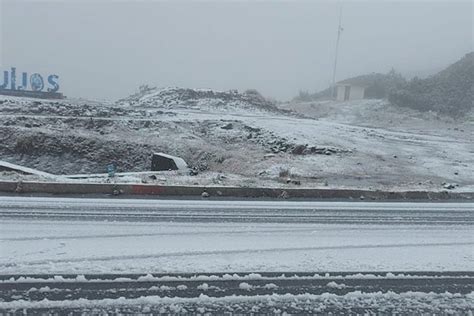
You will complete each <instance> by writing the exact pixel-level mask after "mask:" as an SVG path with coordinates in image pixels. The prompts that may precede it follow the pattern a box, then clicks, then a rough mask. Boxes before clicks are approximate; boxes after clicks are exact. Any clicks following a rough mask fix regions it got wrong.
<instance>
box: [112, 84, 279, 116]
mask: <svg viewBox="0 0 474 316" xmlns="http://www.w3.org/2000/svg"><path fill="white" fill-rule="evenodd" d="M117 104H118V105H121V106H134V107H140V108H147V107H153V108H156V107H163V108H180V107H181V108H182V107H185V108H198V109H202V108H206V107H208V108H218V109H226V110H231V109H248V110H252V109H253V110H264V111H275V112H279V111H280V110H279V109H278V108H277V107H276V106H275V104H274V103H273V102H271V101H269V100H267V99H265V98H264V97H263V96H262V95H261V94H260V93H259V92H258V91H256V90H247V91H245V92H243V93H239V92H238V91H237V90H230V91H214V90H209V89H185V88H164V89H159V88H150V87H148V86H141V87H140V89H139V91H138V92H137V93H135V94H132V95H131V96H129V97H127V98H124V99H121V100H119V101H117Z"/></svg>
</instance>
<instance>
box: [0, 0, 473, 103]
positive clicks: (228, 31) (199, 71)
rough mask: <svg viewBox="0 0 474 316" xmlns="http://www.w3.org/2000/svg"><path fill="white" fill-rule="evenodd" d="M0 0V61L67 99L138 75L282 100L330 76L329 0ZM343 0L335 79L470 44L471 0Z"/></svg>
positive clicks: (416, 68) (102, 93)
mask: <svg viewBox="0 0 474 316" xmlns="http://www.w3.org/2000/svg"><path fill="white" fill-rule="evenodd" d="M0 3H1V8H0V10H1V11H0V18H1V20H2V23H1V25H0V32H1V39H2V41H1V44H0V49H1V56H0V57H1V60H0V62H1V64H0V66H1V69H2V70H5V69H9V68H10V67H12V66H15V67H17V69H18V71H28V72H39V73H44V74H52V73H54V74H58V75H59V83H60V91H61V92H63V93H64V94H65V95H67V96H70V97H84V98H99V99H112V100H114V99H117V98H121V97H125V96H127V95H129V94H130V93H133V92H134V91H136V90H137V88H138V86H139V85H141V84H149V85H152V86H158V87H166V86H181V87H187V88H212V89H217V90H229V89H239V90H245V89H249V88H255V89H257V90H258V91H260V92H261V93H262V94H263V95H265V96H267V97H272V98H276V99H278V100H288V99H291V98H292V97H294V96H295V95H297V94H298V91H299V90H306V91H310V92H313V91H318V90H321V89H324V88H326V87H328V86H329V84H330V83H331V78H332V68H333V63H334V53H335V42H336V33H337V24H338V15H339V7H340V5H339V4H338V3H336V2H331V1H324V2H323V1H318V2H316V1H315V2H309V1H296V2H270V1H263V2H255V3H254V2H238V1H232V2H200V1H199V2H198V1H194V2H193V1H178V2H168V1H121V2H118V1H112V0H110V1H108V0H102V1H99V2H91V1H21V0H20V1H12V0H4V1H3V2H0ZM342 6H343V17H342V26H343V28H344V31H343V32H342V36H341V42H340V51H339V61H338V70H337V79H338V80H342V79H345V78H348V77H352V76H355V75H360V74H364V73H371V72H382V73H386V72H388V71H389V70H390V69H391V68H392V67H393V68H395V69H396V70H397V71H399V72H401V73H402V74H403V75H405V76H408V77H411V76H414V75H419V76H426V75H429V74H432V73H434V72H436V71H438V70H441V69H443V68H444V67H446V66H448V65H449V64H451V63H453V62H455V61H457V60H458V59H460V58H461V57H463V56H464V55H465V54H466V53H468V52H470V51H472V50H473V31H472V27H473V25H472V22H473V21H472V20H473V4H472V2H470V1H463V2H448V1H446V2H441V1H438V2H428V1H420V2H402V1H399V2H388V1H381V2H376V1H368V2H343V3H342Z"/></svg>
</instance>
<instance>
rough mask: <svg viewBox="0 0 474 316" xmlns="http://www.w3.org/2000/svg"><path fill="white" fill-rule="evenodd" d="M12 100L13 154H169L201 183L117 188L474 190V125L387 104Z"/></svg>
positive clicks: (5, 120)
mask: <svg viewBox="0 0 474 316" xmlns="http://www.w3.org/2000/svg"><path fill="white" fill-rule="evenodd" d="M0 103H1V104H0V137H1V139H2V142H1V143H0V157H1V159H2V160H5V161H8V162H12V163H16V164H22V165H25V166H28V167H33V168H38V169H40V170H43V171H46V172H50V173H56V174H77V173H81V174H83V173H104V172H105V170H106V169H105V168H106V165H107V164H109V163H115V164H116V165H117V166H118V171H119V172H131V171H147V170H150V164H151V154H152V153H153V152H158V151H159V152H165V153H168V154H172V155H176V156H180V157H183V158H184V159H185V160H186V161H187V162H188V164H189V165H190V166H192V167H195V168H196V169H198V170H199V171H200V174H199V176H197V177H193V176H189V175H182V174H181V175H177V174H176V173H167V172H164V173H162V174H160V175H159V177H151V178H150V177H149V176H137V177H126V178H123V179H118V180H117V181H122V180H123V181H140V182H147V183H155V182H156V183H167V184H189V185H193V184H199V185H232V186H234V185H237V186H259V185H265V186H278V187H295V186H301V187H338V188H340V187H343V188H367V189H368V188H370V189H389V190H407V189H410V190H426V189H432V190H445V189H446V188H447V187H454V190H472V189H473V187H474V180H473V179H474V170H473V169H472V166H473V165H474V155H473V152H474V141H473V139H474V138H473V137H472V135H473V131H474V127H473V124H472V121H469V120H466V121H463V122H457V121H452V120H451V121H450V120H442V118H439V117H429V116H427V115H426V114H423V115H421V114H419V115H418V114H417V113H416V112H414V111H411V112H413V113H411V112H410V113H408V112H399V110H398V109H394V108H393V107H391V106H390V105H388V104H387V103H385V102H383V101H377V100H372V101H367V100H366V101H353V102H348V103H342V104H325V105H314V106H312V105H308V104H303V103H302V104H292V105H291V106H290V105H286V106H285V107H284V109H278V108H276V106H275V105H274V104H273V103H272V102H269V101H267V100H265V99H264V98H262V97H261V96H260V95H258V93H256V92H254V91H253V92H252V91H250V92H246V93H238V92H236V91H230V92H216V91H212V90H199V89H197V90H194V89H181V88H166V89H155V88H146V87H145V88H142V89H141V90H140V92H138V93H137V94H134V95H132V96H130V97H128V98H125V99H122V100H119V101H117V102H116V103H104V102H97V101H96V102H88V101H86V100H61V101H44V100H41V101H38V100H33V99H24V98H13V97H2V98H1V99H0ZM322 106H325V107H326V108H325V109H326V110H327V113H326V114H324V113H323V110H321V109H322ZM326 110H325V111H326ZM296 112H299V113H296ZM3 177H4V178H6V177H11V175H10V176H9V175H6V174H4V175H3ZM92 181H98V180H97V179H94V180H92ZM451 184H452V185H451Z"/></svg>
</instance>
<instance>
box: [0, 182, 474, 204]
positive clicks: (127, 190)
mask: <svg viewBox="0 0 474 316" xmlns="http://www.w3.org/2000/svg"><path fill="white" fill-rule="evenodd" d="M0 192H5V193H17V194H58V195H61V194H110V195H154V196H201V195H202V193H203V192H207V193H208V194H209V195H210V196H211V197H236V198H309V199H364V200H449V199H461V200H473V199H474V192H465V193H461V192H449V191H440V192H429V191H401V192H397V191H395V192H390V191H379V190H377V191H370V190H356V189H354V190H352V189H311V188H306V189H305V188H300V189H296V188H289V189H283V188H244V187H199V186H162V185H151V184H111V183H60V182H15V181H0Z"/></svg>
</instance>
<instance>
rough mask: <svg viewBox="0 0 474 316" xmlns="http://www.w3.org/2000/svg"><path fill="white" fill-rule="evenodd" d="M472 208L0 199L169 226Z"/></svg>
mask: <svg viewBox="0 0 474 316" xmlns="http://www.w3.org/2000/svg"><path fill="white" fill-rule="evenodd" d="M473 208H474V205H473V204H472V203H400V202H399V203H393V202H392V203H381V202H286V201H277V202H273V201H272V202H269V201H240V200H234V201H206V200H188V201H183V200H137V199H134V200H130V199H116V200H114V199H86V198H81V199H77V198H16V197H0V216H2V217H8V218H30V219H31V218H37V219H38V218H49V219H68V220H74V219H83V220H107V219H112V220H116V221H118V220H123V221H147V222H148V221H173V222H256V223H260V222H267V223H268V222H270V223H279V222H281V223H288V222H291V223H327V224H335V223H350V224H357V223H360V224H370V223H374V224H390V225H393V224H430V225H433V224H439V225H450V224H458V225H459V224H465V225H472V224H473V223H474V210H473Z"/></svg>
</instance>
